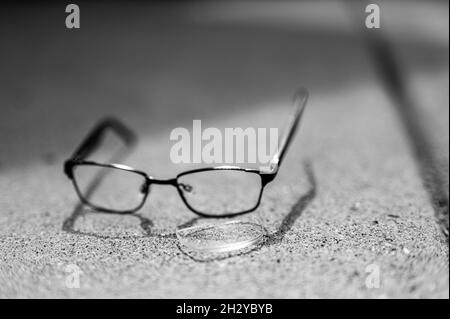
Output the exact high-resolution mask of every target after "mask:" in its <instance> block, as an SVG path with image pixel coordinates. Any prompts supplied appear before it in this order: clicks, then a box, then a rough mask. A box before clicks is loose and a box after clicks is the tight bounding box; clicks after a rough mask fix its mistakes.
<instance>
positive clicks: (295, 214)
mask: <svg viewBox="0 0 450 319" xmlns="http://www.w3.org/2000/svg"><path fill="white" fill-rule="evenodd" d="M304 170H305V174H306V178H307V179H308V183H309V190H308V191H307V192H306V193H305V194H304V195H303V196H301V197H300V198H299V199H298V200H297V202H296V203H295V204H294V206H293V207H292V209H291V211H290V212H289V214H287V215H286V217H285V218H284V219H283V220H282V222H281V225H280V227H279V228H278V230H277V231H275V232H274V233H272V234H270V235H269V236H268V240H267V244H268V245H273V244H278V243H280V242H281V241H282V240H283V238H284V236H285V235H286V233H287V232H288V231H289V230H290V229H291V228H292V226H293V225H294V223H295V221H296V220H297V219H298V218H299V217H300V216H301V215H302V213H303V212H304V211H305V209H306V207H308V205H309V204H310V203H311V202H312V201H313V199H314V198H315V197H316V194H317V181H316V177H315V175H314V170H313V166H312V164H311V162H310V161H306V162H305V165H304Z"/></svg>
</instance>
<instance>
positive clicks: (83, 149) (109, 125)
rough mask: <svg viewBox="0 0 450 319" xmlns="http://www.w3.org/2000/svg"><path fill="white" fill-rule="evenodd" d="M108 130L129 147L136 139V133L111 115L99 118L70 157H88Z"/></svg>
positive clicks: (73, 158) (79, 158) (78, 158)
mask: <svg viewBox="0 0 450 319" xmlns="http://www.w3.org/2000/svg"><path fill="white" fill-rule="evenodd" d="M108 130H111V131H113V132H114V133H116V134H117V135H118V136H119V137H120V138H122V139H123V141H124V142H125V144H126V145H127V146H129V147H131V146H133V145H134V144H135V143H136V141H137V138H136V135H135V134H134V133H133V132H132V131H131V130H130V129H129V128H128V127H126V126H125V125H124V124H123V123H122V122H120V121H119V120H117V119H116V118H113V117H109V118H105V119H103V120H101V121H100V122H99V123H98V124H97V125H96V126H95V127H94V128H93V129H92V131H91V132H90V133H89V134H88V136H86V138H85V139H84V140H83V141H82V142H81V144H80V145H79V146H78V148H77V149H76V150H75V152H74V153H73V155H72V158H71V159H72V160H82V159H85V158H86V157H88V156H89V155H90V154H91V153H92V152H93V151H94V150H95V149H96V148H97V147H98V146H99V145H100V142H101V141H102V139H103V137H104V135H105V133H106V132H107V131H108Z"/></svg>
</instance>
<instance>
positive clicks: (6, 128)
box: [0, 3, 449, 298]
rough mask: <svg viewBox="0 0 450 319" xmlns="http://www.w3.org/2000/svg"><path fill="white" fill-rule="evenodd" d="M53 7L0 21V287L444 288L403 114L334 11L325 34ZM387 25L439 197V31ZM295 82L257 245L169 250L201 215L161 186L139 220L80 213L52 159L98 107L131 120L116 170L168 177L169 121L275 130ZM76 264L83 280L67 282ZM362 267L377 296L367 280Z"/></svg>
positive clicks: (132, 11)
mask: <svg viewBox="0 0 450 319" xmlns="http://www.w3.org/2000/svg"><path fill="white" fill-rule="evenodd" d="M416 6H417V4H416ZM441 6H444V9H442V7H441ZM301 8H304V10H303V9H302V10H299V11H298V12H303V14H304V15H305V12H308V10H311V9H308V8H312V7H311V5H310V4H308V3H307V4H306V6H305V7H301ZM394 9H395V8H394ZM407 9H408V8H407ZM158 10H159V11H158ZM208 10H209V9H208ZM208 10H206V11H205V12H206V14H205V15H206V16H208V17H210V16H211V12H209V11H208ZM296 10H297V9H296ZM409 10H410V11H411V12H413V13H414V12H417V10H421V8H415V7H414V6H412V7H410V8H409ZM427 10H428V11H426V12H431V13H432V14H431V17H438V18H436V19H434V24H430V26H428V28H431V29H432V27H433V26H436V24H437V25H438V26H439V23H441V24H442V25H448V5H442V4H438V5H431V6H430V8H427ZM433 10H434V11H433ZM444 10H445V12H446V14H444V15H442V12H444ZM262 11H263V12H264V10H262ZM287 11H288V12H291V11H292V10H287ZM397 11H398V8H397ZM400 11H402V10H400ZM62 12H63V10H62V9H60V8H45V7H44V8H41V7H39V8H38V7H35V8H34V13H33V16H32V12H31V11H30V12H28V11H27V10H19V9H14V8H11V12H9V15H8V17H5V18H3V17H2V19H1V22H0V23H1V24H0V29H1V31H0V32H2V37H1V39H2V40H1V41H2V48H4V49H2V50H1V51H2V52H1V53H0V57H1V62H0V66H1V69H2V71H1V75H0V85H1V87H2V90H1V91H0V104H1V106H0V107H1V110H2V116H1V119H0V297H2V298H4V297H156V298H160V297H166V298H167V297H169V298H171V297H182V298H183V297H213V298H226V297H269V298H271V297H281V298H285V297H294V298H297V297H330V298H333V297H344V298H346V297H356V298H359V297H374V298H385V297H388V298H390V297H408V298H410V297H412V298H414V297H438V298H448V296H449V272H448V244H447V242H446V241H445V240H444V239H443V236H442V234H441V232H440V230H439V228H438V226H437V224H436V222H435V220H434V217H433V215H434V212H433V207H432V205H431V204H430V197H429V194H428V193H427V191H426V189H425V188H424V186H423V180H422V178H421V175H420V174H419V171H420V170H419V167H418V162H417V161H416V160H415V157H414V155H413V152H411V149H410V144H411V141H410V137H409V136H408V134H407V133H406V132H405V131H404V130H403V128H402V125H401V124H400V123H401V116H402V115H401V114H400V113H399V112H397V111H396V110H395V105H393V104H392V102H391V101H390V100H389V98H388V96H387V95H386V93H385V92H384V91H383V87H382V86H381V85H380V84H379V79H377V78H376V76H375V75H374V74H375V73H374V70H373V67H372V65H371V63H370V60H369V58H368V57H367V56H366V55H365V52H364V48H363V47H362V46H361V44H360V42H358V39H357V38H355V35H354V34H351V33H349V32H348V30H347V28H346V26H345V25H346V24H345V23H341V22H342V21H345V15H342V14H341V13H342V12H341V13H339V12H340V11H339V10H329V12H328V11H326V10H325V11H324V12H325V13H323V11H322V14H325V15H326V14H331V15H332V17H333V18H332V19H331V18H330V19H329V21H336V26H338V27H336V26H335V27H332V28H330V27H328V28H324V29H321V28H316V27H314V25H313V26H306V27H305V26H304V25H296V24H295V23H294V24H293V25H289V24H288V25H284V24H282V25H281V26H278V25H277V23H276V20H275V21H272V23H270V24H269V25H268V26H267V25H264V24H262V25H261V24H259V23H258V21H256V22H255V23H254V24H252V23H244V24H240V23H236V21H234V22H233V24H229V23H228V22H227V19H226V14H224V16H225V18H223V21H222V22H221V23H213V22H212V21H210V20H208V19H206V20H207V21H203V18H204V17H205V15H202V14H199V12H200V13H201V12H203V11H198V8H197V10H193V9H192V10H191V9H190V8H189V7H187V8H184V9H183V10H180V9H178V10H175V12H174V10H173V9H171V8H155V7H142V8H138V7H137V6H134V7H133V6H129V7H128V8H121V7H89V6H88V5H87V6H86V7H83V20H82V21H83V22H82V23H83V24H82V28H81V30H77V31H76V32H69V31H67V30H65V29H64V28H63V26H62V25H61V23H62V22H61V21H62V20H61V19H62V18H61V14H62ZM208 12H209V14H208ZM220 12H226V11H220ZM242 12H245V10H244V11H242ZM280 12H283V11H280ZM392 12H394V13H395V10H393V11H392ZM402 12H403V11H402ZM333 14H334V16H333ZM434 14H435V15H434ZM180 16H182V17H184V19H181V18H180ZM306 16H307V15H306ZM202 17H203V18H202ZM428 18H429V16H428ZM243 19H244V20H245V21H247V22H248V21H250V22H251V21H252V20H251V19H249V18H248V17H247V18H245V15H244V18H243ZM238 20H239V19H238ZM255 20H257V18H255ZM282 20H283V19H282ZM306 20H307V19H306ZM325 20H326V19H325ZM173 21H176V22H173ZM283 21H289V19H287V20H286V19H284V20H283ZM307 21H308V20H307ZM327 21H328V20H327ZM4 24H5V25H4ZM6 26H7V27H6ZM406 29H407V28H406ZM419 29H420V30H422V31H423V33H424V34H425V35H427V34H430V32H431V31H430V32H428V33H427V27H426V26H421V27H420V28H419ZM393 30H394V31H396V32H394V33H393V34H394V37H395V41H396V47H397V51H396V52H397V53H398V54H399V56H401V57H402V61H403V63H404V67H405V71H406V72H407V74H408V79H409V83H408V85H410V86H411V88H413V89H412V91H413V92H414V94H415V97H416V98H417V101H418V106H420V108H421V112H423V114H424V118H423V121H425V123H427V124H426V125H425V126H426V128H427V132H426V135H427V136H428V137H429V140H430V141H431V142H432V143H433V145H434V146H433V151H434V152H435V156H436V157H437V158H438V159H439V161H440V163H441V164H440V166H439V167H440V168H441V174H442V176H443V177H444V179H445V182H446V183H447V184H446V185H447V197H448V127H449V124H448V33H447V37H439V36H436V37H435V38H433V37H428V36H422V37H419V36H417V37H415V34H420V33H415V34H414V35H411V33H408V31H406V33H405V34H406V35H404V34H403V33H402V30H403V31H404V28H403V29H402V28H401V26H398V25H397V26H395V25H394V27H393ZM399 30H400V31H399ZM407 30H408V29H407ZM397 31H398V32H397ZM443 32H445V31H443ZM446 32H448V31H446ZM431 33H432V32H431ZM299 84H301V85H304V86H306V87H308V88H309V90H310V92H311V99H310V102H309V105H308V110H307V112H306V114H305V117H304V121H303V126H302V127H301V130H300V134H299V135H298V136H297V138H296V139H295V141H294V144H293V146H292V148H291V150H290V152H289V154H288V157H287V159H286V161H285V163H284V164H283V167H282V168H281V170H280V173H279V176H278V177H277V179H276V180H275V181H274V182H273V183H272V184H270V185H269V187H268V188H267V190H266V192H265V194H264V198H263V202H262V205H261V207H260V209H258V211H257V212H255V213H254V214H252V215H251V216H249V217H246V219H250V220H253V221H255V220H256V221H257V222H258V223H260V224H262V225H263V226H264V227H265V228H266V229H267V232H268V238H267V240H266V242H265V243H264V244H263V245H262V246H261V247H258V248H257V249H255V250H253V251H250V252H247V253H246V254H241V255H235V256H231V257H229V258H219V259H216V260H212V259H208V258H203V257H204V256H201V257H200V258H199V257H198V256H195V255H192V254H190V253H189V252H186V251H183V250H181V249H180V247H179V246H178V244H177V240H176V238H175V237H174V236H173V233H174V230H175V227H176V226H177V225H180V224H182V223H185V222H188V221H189V220H191V219H192V218H193V217H195V216H194V215H192V213H190V212H189V211H188V210H187V209H186V208H185V207H184V206H183V204H182V202H181V200H180V199H179V198H178V195H177V193H176V192H175V191H174V189H171V188H166V187H164V186H161V187H159V188H157V189H155V190H153V191H152V193H151V196H150V198H149V200H148V202H147V204H146V205H145V206H144V208H143V209H142V210H141V212H140V214H139V215H137V216H112V215H104V214H94V213H91V212H86V214H82V213H81V214H77V211H76V207H77V203H78V201H77V198H76V196H75V193H74V191H73V189H72V186H71V184H70V183H69V181H68V180H67V179H66V178H65V176H64V175H63V174H62V162H63V160H64V159H65V158H66V157H67V156H68V155H69V154H70V152H71V150H72V149H73V148H74V147H75V145H76V144H77V143H78V142H79V141H80V139H81V138H82V137H83V135H84V134H85V133H86V131H87V130H88V129H89V128H90V127H91V126H92V125H93V124H94V123H95V121H96V120H97V119H99V118H100V117H102V116H104V115H106V114H114V115H117V116H119V117H121V118H123V120H124V121H125V122H126V123H128V124H130V125H134V126H136V129H137V132H138V133H139V135H140V137H141V139H140V146H139V147H138V149H136V150H135V152H134V153H133V155H132V156H131V157H130V158H129V159H128V160H127V163H128V164H131V165H133V166H135V167H138V168H141V169H143V170H147V171H149V172H154V173H153V174H154V175H157V176H162V177H170V176H173V175H175V174H176V173H177V172H179V171H181V170H182V169H183V168H182V167H179V166H176V165H173V164H171V163H170V161H169V155H168V154H169V149H170V146H171V144H170V143H169V133H170V130H171V129H172V128H174V127H176V126H186V127H189V126H190V125H192V120H193V119H202V120H203V122H204V125H205V126H206V125H207V126H212V125H214V126H218V127H234V126H241V127H246V126H251V125H254V126H261V127H270V126H274V125H276V126H281V125H282V123H283V121H284V119H285V117H286V116H287V114H288V110H289V97H290V94H292V92H293V90H294V88H295V87H296V86H298V85H299ZM421 120H422V119H421ZM80 212H84V211H83V210H80V211H78V213H80ZM63 225H65V227H63ZM70 264H75V265H77V266H78V267H80V269H81V270H82V271H83V273H82V275H81V282H80V283H81V287H80V288H79V289H69V288H67V287H66V286H65V278H66V276H67V273H66V272H65V269H66V267H67V265H70ZM369 265H376V266H378V267H379V269H380V274H381V286H380V288H379V289H368V288H367V287H366V285H365V281H366V278H367V275H368V273H367V272H366V270H367V269H368V268H367V267H368V266H369ZM369 268H370V267H369Z"/></svg>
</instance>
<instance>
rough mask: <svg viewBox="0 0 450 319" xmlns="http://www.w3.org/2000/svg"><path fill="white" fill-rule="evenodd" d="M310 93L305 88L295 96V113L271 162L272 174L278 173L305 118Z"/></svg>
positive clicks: (300, 89) (299, 90)
mask: <svg viewBox="0 0 450 319" xmlns="http://www.w3.org/2000/svg"><path fill="white" fill-rule="evenodd" d="M308 97H309V93H308V90H307V89H305V88H299V89H298V90H297V91H296V92H295V94H294V111H293V112H292V114H291V116H290V118H289V121H288V125H287V126H286V128H285V129H284V134H283V137H282V139H281V142H280V144H279V147H278V151H277V153H276V154H275V155H274V156H273V157H272V160H271V161H270V173H274V174H275V173H276V172H277V171H278V168H279V166H280V165H281V163H282V161H283V159H284V156H285V154H286V152H287V150H288V148H289V145H290V144H291V142H292V139H293V138H294V136H295V133H296V132H297V130H298V127H299V124H300V120H301V118H302V116H303V111H304V110H305V107H306V102H307V101H308Z"/></svg>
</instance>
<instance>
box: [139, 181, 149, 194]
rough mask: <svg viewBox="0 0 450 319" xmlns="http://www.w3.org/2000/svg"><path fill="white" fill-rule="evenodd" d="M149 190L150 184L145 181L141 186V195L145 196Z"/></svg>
mask: <svg viewBox="0 0 450 319" xmlns="http://www.w3.org/2000/svg"><path fill="white" fill-rule="evenodd" d="M149 189H150V183H149V182H147V181H145V182H144V183H143V184H142V185H141V188H140V191H141V193H142V194H144V195H145V194H147V193H148V192H149Z"/></svg>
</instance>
